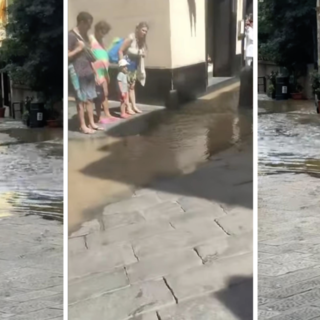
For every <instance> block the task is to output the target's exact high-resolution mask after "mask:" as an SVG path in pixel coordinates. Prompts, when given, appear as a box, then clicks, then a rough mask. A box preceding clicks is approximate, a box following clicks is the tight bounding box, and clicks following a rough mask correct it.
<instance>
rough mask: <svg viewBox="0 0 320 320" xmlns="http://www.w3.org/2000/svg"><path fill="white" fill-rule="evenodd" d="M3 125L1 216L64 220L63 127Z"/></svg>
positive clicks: (0, 183) (0, 184) (0, 180)
mask: <svg viewBox="0 0 320 320" xmlns="http://www.w3.org/2000/svg"><path fill="white" fill-rule="evenodd" d="M19 126H21V124H20V123H19V122H8V123H6V126H2V125H1V127H0V136H1V143H0V170H1V177H0V217H5V216H10V215H16V214H24V215H33V214H34V215H39V216H42V217H43V218H46V219H55V220H58V221H62V220H63V218H62V217H63V158H62V156H63V144H62V142H63V141H62V137H63V131H62V130H61V129H48V128H43V129H27V128H21V127H19ZM8 127H9V128H8Z"/></svg>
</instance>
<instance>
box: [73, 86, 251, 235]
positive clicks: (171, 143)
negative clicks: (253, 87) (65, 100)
mask: <svg viewBox="0 0 320 320" xmlns="http://www.w3.org/2000/svg"><path fill="white" fill-rule="evenodd" d="M238 94H239V93H238V89H234V90H232V91H230V92H223V93H222V94H216V95H215V96H213V98H212V99H210V100H198V101H197V102H193V103H191V104H190V105H188V106H185V107H184V108H183V109H181V110H178V111H169V110H157V111H154V112H151V113H149V114H145V115H142V116H141V117H139V118H137V119H132V120H130V121H128V122H126V123H123V124H121V125H119V126H117V127H115V128H113V129H111V130H110V131H109V132H108V134H105V135H103V136H102V137H99V138H95V137H93V138H90V139H86V138H84V139H69V148H68V149H69V229H70V232H72V231H75V230H77V229H78V228H79V226H80V225H81V223H83V222H84V221H88V220H91V219H92V218H94V217H95V215H97V214H98V213H99V212H101V208H102V207H103V206H105V205H106V204H108V203H111V202H114V201H116V200H119V199H122V198H126V197H128V196H130V195H131V194H132V193H133V192H134V190H135V189H137V188H140V187H143V186H147V185H149V184H150V183H152V182H153V181H155V180H159V179H166V178H169V177H174V176H179V175H185V174H189V173H191V172H193V171H195V169H196V168H197V167H198V166H199V165H200V164H203V163H205V162H206V161H207V160H208V159H209V158H211V157H212V156H213V155H216V154H218V153H219V152H222V151H224V150H227V149H229V148H230V147H232V146H236V147H237V148H239V149H241V145H242V143H243V142H246V143H247V141H248V140H250V138H251V136H252V116H251V115H250V113H251V112H246V111H243V112H239V111H238V108H237V104H238Z"/></svg>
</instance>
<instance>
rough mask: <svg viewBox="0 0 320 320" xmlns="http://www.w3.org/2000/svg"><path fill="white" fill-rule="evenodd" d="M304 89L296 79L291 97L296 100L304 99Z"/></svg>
mask: <svg viewBox="0 0 320 320" xmlns="http://www.w3.org/2000/svg"><path fill="white" fill-rule="evenodd" d="M302 90H303V87H302V85H301V84H300V83H299V82H297V81H295V83H294V86H293V92H291V98H292V99H294V100H302V99H303V94H302Z"/></svg>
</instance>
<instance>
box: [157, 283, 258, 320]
mask: <svg viewBox="0 0 320 320" xmlns="http://www.w3.org/2000/svg"><path fill="white" fill-rule="evenodd" d="M252 297H253V295H252V280H251V281H250V280H248V279H244V281H243V282H242V283H240V284H238V285H236V286H234V287H232V288H230V289H225V290H222V291H219V292H216V293H214V294H211V295H208V296H205V297H201V298H197V299H194V300H188V301H185V302H182V303H181V304H178V305H175V306H172V307H169V308H165V309H162V310H159V318H160V319H161V320H209V319H210V320H211V319H214V320H233V319H241V320H242V319H243V320H247V319H248V320H249V319H253V302H252ZM244 306H248V308H244Z"/></svg>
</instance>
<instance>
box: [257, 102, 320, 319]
mask: <svg viewBox="0 0 320 320" xmlns="http://www.w3.org/2000/svg"><path fill="white" fill-rule="evenodd" d="M319 128H320V117H319V115H317V114H316V111H315V107H314V105H313V102H312V101H292V100H289V101H285V102H283V101H278V102H273V101H267V99H264V100H263V101H259V129H258V130H259V138H258V139H259V140H258V142H259V203H258V206H259V220H258V221H259V222H258V223H259V230H258V234H259V247H258V251H259V258H258V259H259V319H262V320H264V319H274V320H284V319H319V317H320V308H319V305H320V304H319V301H320V300H319V294H320V269H319V262H320V255H319V253H320V237H319V228H318V226H319V222H320V217H319V216H318V213H319V206H320V198H319V196H318V195H319V192H320V185H319V177H320V153H319V150H320V131H319Z"/></svg>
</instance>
